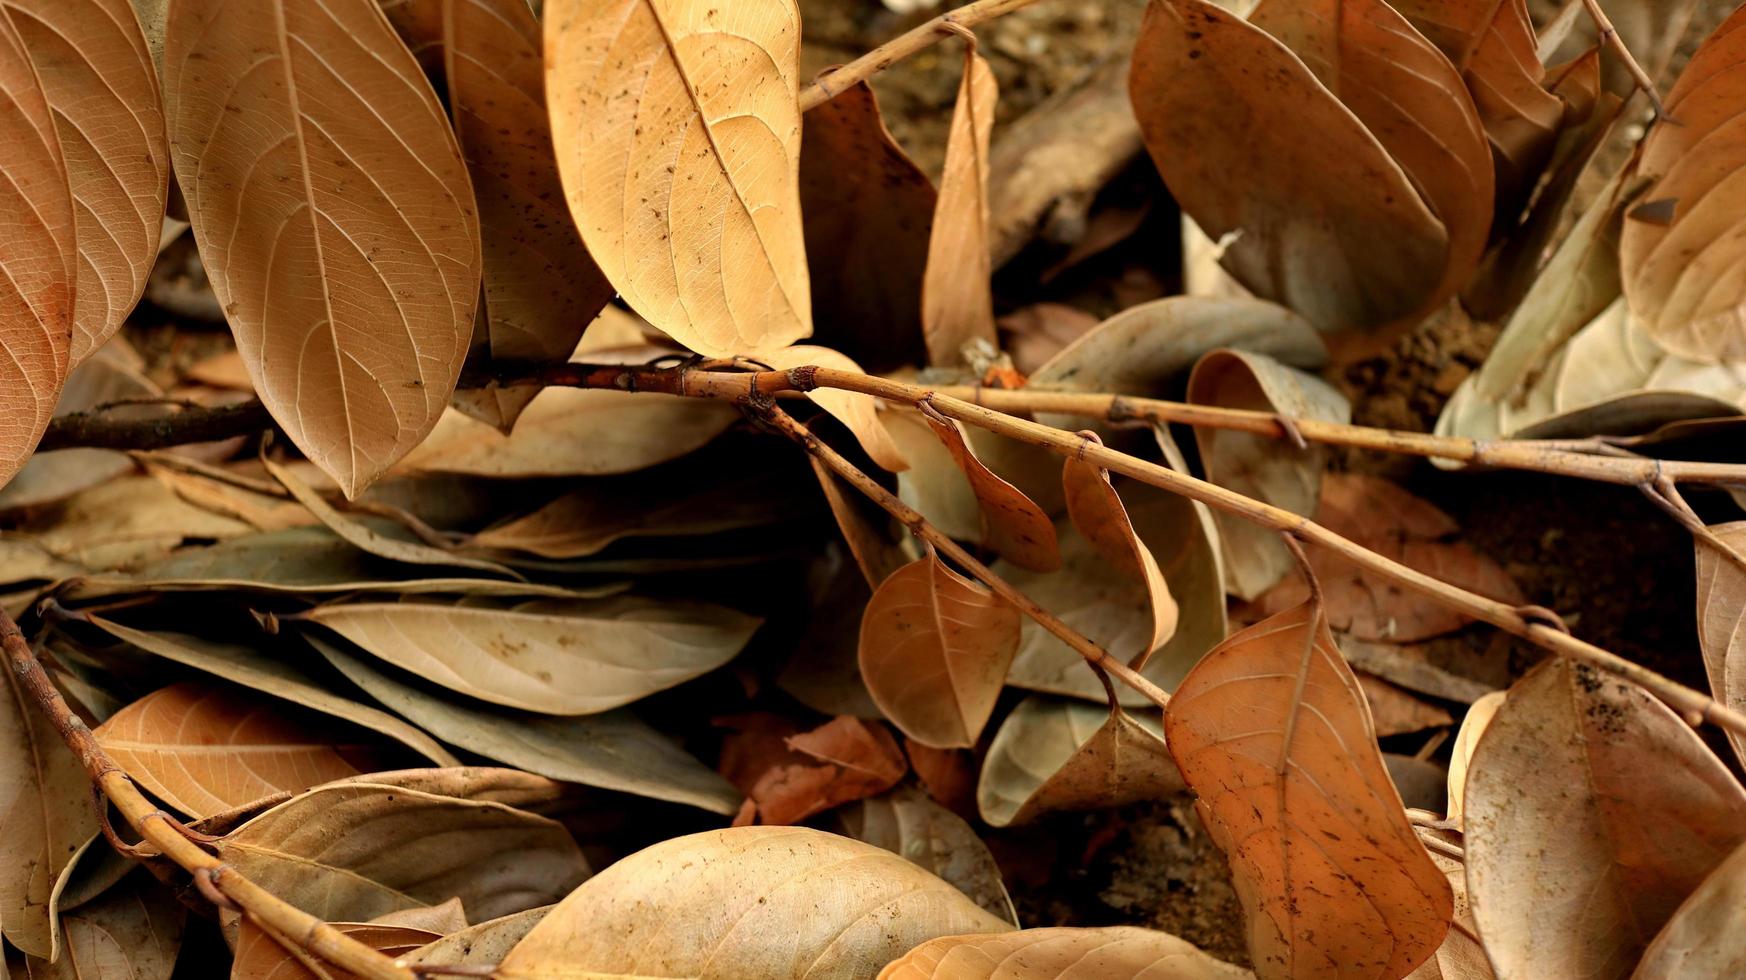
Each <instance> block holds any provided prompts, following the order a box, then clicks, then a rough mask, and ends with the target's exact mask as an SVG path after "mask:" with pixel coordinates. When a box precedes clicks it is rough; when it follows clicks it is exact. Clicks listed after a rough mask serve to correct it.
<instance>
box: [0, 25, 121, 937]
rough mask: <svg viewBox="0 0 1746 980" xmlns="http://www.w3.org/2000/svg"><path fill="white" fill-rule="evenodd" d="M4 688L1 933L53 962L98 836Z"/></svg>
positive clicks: (78, 776)
mask: <svg viewBox="0 0 1746 980" xmlns="http://www.w3.org/2000/svg"><path fill="white" fill-rule="evenodd" d="M0 20H4V18H0ZM5 674H6V680H5V686H4V687H0V866H4V867H5V868H7V869H8V870H7V873H6V874H4V875H0V926H3V927H4V930H5V935H6V940H7V941H8V942H10V943H11V944H12V945H13V946H15V947H17V948H18V949H20V950H22V951H24V952H26V953H29V954H30V955H32V956H36V957H40V958H42V959H51V958H53V957H55V956H56V955H57V953H59V951H60V950H61V948H62V943H61V936H60V923H58V922H57V921H56V920H55V918H54V916H53V915H51V914H50V902H51V899H50V896H51V894H52V892H53V888H54V884H55V880H56V879H57V878H58V877H60V874H61V871H62V869H63V868H65V867H67V865H68V864H69V863H70V862H71V861H72V859H73V854H74V852H75V851H77V850H78V849H79V844H80V843H82V842H83V841H84V840H86V839H87V838H89V837H90V836H92V835H93V834H95V833H96V832H97V814H96V811H95V810H93V809H92V807H91V783H90V781H89V780H88V779H87V778H86V776H85V768H84V766H82V765H80V764H79V759H78V757H77V756H75V755H74V754H73V752H72V750H71V749H69V748H67V746H66V743H65V742H63V741H61V736H60V734H59V733H58V732H56V731H55V729H54V726H53V725H52V724H51V723H50V722H49V719H48V716H47V715H45V714H44V713H43V711H42V709H41V708H39V707H37V705H36V702H35V701H32V700H28V699H27V696H26V695H25V693H24V691H23V690H22V689H20V688H19V686H18V679H17V677H16V675H15V674H14V672H13V671H11V670H7V671H5Z"/></svg>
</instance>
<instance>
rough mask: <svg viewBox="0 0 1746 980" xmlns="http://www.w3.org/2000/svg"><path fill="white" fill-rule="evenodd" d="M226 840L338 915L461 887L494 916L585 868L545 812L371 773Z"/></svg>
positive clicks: (302, 902)
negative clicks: (379, 779) (377, 778)
mask: <svg viewBox="0 0 1746 980" xmlns="http://www.w3.org/2000/svg"><path fill="white" fill-rule="evenodd" d="M435 772H439V773H440V772H441V770H436V771H435ZM218 849H219V854H220V857H221V858H222V859H223V860H225V861H227V862H229V863H230V864H231V865H233V866H234V867H235V868H236V869H237V870H238V871H240V872H242V873H243V874H244V875H246V876H248V878H249V879H250V880H252V881H254V882H255V883H256V884H258V885H260V886H261V887H262V888H265V889H267V890H268V891H269V892H271V893H272V894H274V895H276V896H278V897H279V898H281V899H284V900H285V901H287V902H290V903H291V904H293V905H295V906H297V907H298V908H300V909H304V910H305V911H307V912H309V913H310V914H311V915H314V916H317V917H318V918H322V919H327V920H329V921H338V922H346V921H363V920H368V919H373V918H375V917H376V916H379V915H385V914H387V913H389V912H395V911H399V910H401V909H409V908H418V907H420V906H426V905H440V904H441V903H443V902H446V901H448V900H449V899H451V898H455V897H457V896H458V897H459V898H460V899H461V902H462V904H463V905H465V907H466V908H467V909H468V911H469V912H470V913H471V914H473V915H477V916H479V917H480V918H482V919H491V918H496V917H497V916H500V915H508V914H509V913H511V912H519V911H522V910H524V909H528V908H532V907H534V906H538V905H544V904H548V903H550V902H553V901H555V900H557V898H558V897H560V896H562V895H564V894H565V893H567V892H568V891H569V890H570V889H572V888H574V887H575V886H576V885H577V884H578V883H580V882H581V881H582V880H583V879H584V878H586V877H587V876H588V864H587V862H586V861H584V860H583V859H582V853H581V851H580V850H578V849H577V847H576V842H575V841H574V840H572V839H571V837H570V834H569V832H568V831H566V830H565V829H564V828H563V826H562V825H561V824H558V823H556V822H554V821H551V820H548V819H546V818H545V817H538V816H535V815H533V814H531V813H526V812H523V811H521V810H517V809H514V808H513V807H510V806H506V805H504V804H502V803H497V802H487V801H481V800H468V799H460V798H456V797H451V796H443V795H438V794H437V793H432V792H426V791H425V790H423V789H415V788H409V787H407V786H404V785H391V784H374V783H364V782H341V783H331V784H329V785H327V786H322V787H318V788H316V789H312V790H310V791H309V792H306V793H304V794H302V795H300V796H297V797H294V798H293V799H291V800H289V801H287V802H285V803H281V804H279V805H278V806H276V807H273V808H272V809H271V810H268V811H267V812H265V813H263V814H261V815H260V816H257V817H255V818H253V819H252V820H249V821H248V822H247V823H245V824H243V825H242V826H240V827H238V828H237V829H235V830H233V831H231V832H230V833H229V834H226V835H225V837H224V840H223V841H221V842H220V843H219V845H218Z"/></svg>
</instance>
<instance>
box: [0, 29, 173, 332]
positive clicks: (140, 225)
mask: <svg viewBox="0 0 1746 980" xmlns="http://www.w3.org/2000/svg"><path fill="white" fill-rule="evenodd" d="M6 9H7V14H8V15H9V18H10V20H11V23H12V27H13V29H15V30H16V31H17V32H18V39H19V41H20V42H21V43H22V46H23V49H24V53H25V54H26V55H27V56H28V57H29V59H30V61H31V65H32V67H33V69H34V70H35V72H36V76H37V79H38V81H39V82H40V83H41V85H42V95H43V97H44V98H45V99H46V101H47V103H48V107H49V109H50V111H51V112H53V114H54V117H55V130H56V135H57V138H58V140H59V142H60V150H61V156H62V158H63V159H64V160H65V162H66V168H67V180H68V183H69V184H70V186H71V189H72V195H73V226H74V233H75V236H76V241H77V248H78V260H77V272H76V280H77V282H76V287H77V288H76V289H75V290H74V294H73V334H72V342H71V346H70V348H69V352H68V363H69V365H70V366H72V367H77V366H78V365H79V364H81V363H83V362H84V361H85V359H86V358H88V357H90V356H91V355H92V354H93V353H95V352H96V351H97V349H98V348H99V347H102V346H103V344H104V342H105V341H107V340H108V339H109V338H110V337H111V336H112V335H113V334H114V333H115V331H116V330H117V329H118V328H120V326H121V321H122V320H123V319H124V318H125V317H126V316H127V314H128V313H130V312H132V310H133V306H134V304H135V303H137V302H138V301H139V296H140V293H141V292H142V291H143V290H144V289H145V283H146V276H147V275H148V274H149V273H150V272H151V268H152V263H153V262H154V261H155V260H156V259H157V256H158V231H159V227H160V226H161V225H162V224H163V218H164V200H165V196H166V194H167V191H168V188H169V173H170V153H169V147H168V146H167V145H166V144H165V141H164V116H163V112H162V110H161V109H160V108H159V106H158V75H157V71H156V70H155V69H154V68H153V66H152V61H151V53H150V51H149V50H147V48H146V42H145V37H144V35H143V34H142V33H141V30H140V26H139V20H138V19H137V18H136V17H135V16H134V13H133V8H132V6H131V5H130V4H128V3H127V0H81V2H78V3H68V2H66V0H8V3H7V4H6ZM11 346H12V345H11V344H10V343H8V345H7V347H8V349H10V348H11Z"/></svg>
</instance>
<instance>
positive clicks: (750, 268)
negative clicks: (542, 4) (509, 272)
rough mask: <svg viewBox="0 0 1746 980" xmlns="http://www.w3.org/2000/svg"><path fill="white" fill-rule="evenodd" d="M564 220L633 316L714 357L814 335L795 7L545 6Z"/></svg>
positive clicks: (761, 3)
mask: <svg viewBox="0 0 1746 980" xmlns="http://www.w3.org/2000/svg"><path fill="white" fill-rule="evenodd" d="M545 25H546V52H547V55H548V57H547V63H546V93H547V107H548V109H549V110H550V111H551V117H552V141H553V143H554V144H555V145H556V146H557V147H559V155H558V172H559V173H560V174H561V175H562V176H563V184H564V191H565V193H566V194H568V196H569V200H570V212H571V214H572V215H574V216H575V220H576V226H577V227H578V228H579V229H580V230H581V232H582V240H583V241H585V242H587V243H588V251H589V252H590V253H591V254H592V255H593V256H594V260H595V261H596V262H598V263H599V264H600V268H601V271H602V272H604V273H605V274H606V278H607V279H609V280H611V282H612V284H613V286H615V287H616V288H617V289H618V292H619V294H620V295H621V296H623V297H624V300H625V302H626V303H628V304H629V305H630V307H631V309H633V310H636V311H637V312H638V313H640V314H642V315H643V316H644V317H645V318H647V319H648V321H649V322H650V323H653V324H654V325H655V326H657V327H659V328H660V329H661V330H663V331H665V332H666V333H668V334H670V335H672V337H673V338H674V339H676V340H678V341H679V342H680V343H682V344H684V345H685V346H687V347H689V348H691V349H692V350H694V351H696V352H698V353H699V354H704V355H707V356H711V357H730V356H733V355H736V354H742V353H744V352H746V351H748V350H768V349H772V348H776V347H781V346H784V345H786V344H790V343H793V342H794V341H796V340H798V339H800V338H802V337H805V336H807V335H809V334H811V333H812V301H811V298H810V295H809V285H808V280H807V272H806V243H805V240H804V234H803V232H802V228H801V221H800V192H799V169H800V105H799V101H798V99H799V90H800V88H799V86H800V78H799V76H800V64H799V56H800V15H799V11H798V10H796V8H795V4H794V0H738V2H735V3H732V4H725V3H717V2H715V0H605V2H603V0H551V2H550V3H549V4H548V5H547V8H546V12H545Z"/></svg>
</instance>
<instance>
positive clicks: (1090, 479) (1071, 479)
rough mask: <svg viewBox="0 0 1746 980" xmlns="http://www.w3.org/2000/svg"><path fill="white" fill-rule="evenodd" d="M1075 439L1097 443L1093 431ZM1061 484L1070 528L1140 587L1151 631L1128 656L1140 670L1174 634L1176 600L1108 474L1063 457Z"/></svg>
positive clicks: (1176, 611) (1123, 651)
mask: <svg viewBox="0 0 1746 980" xmlns="http://www.w3.org/2000/svg"><path fill="white" fill-rule="evenodd" d="M1081 435H1082V436H1085V437H1087V438H1090V439H1091V440H1093V441H1098V440H1097V436H1096V434H1095V433H1090V432H1084V433H1081ZM1061 485H1062V490H1063V494H1064V496H1065V497H1066V500H1067V514H1068V516H1069V517H1070V518H1071V519H1072V521H1073V526H1074V527H1075V528H1078V530H1079V533H1080V534H1083V535H1085V539H1086V540H1087V541H1089V542H1091V544H1092V546H1093V547H1095V548H1096V549H1097V552H1098V553H1099V554H1100V555H1102V556H1103V558H1104V560H1105V561H1107V562H1108V563H1109V564H1110V566H1111V567H1112V568H1114V569H1115V570H1116V571H1117V572H1118V573H1120V574H1123V575H1129V576H1132V577H1134V578H1135V579H1138V580H1139V581H1140V582H1141V583H1142V584H1143V586H1144V588H1145V592H1146V600H1147V601H1146V604H1147V605H1148V606H1149V607H1150V608H1151V610H1152V633H1151V636H1149V637H1147V639H1146V640H1145V642H1144V644H1143V645H1142V647H1141V648H1140V650H1139V651H1138V652H1137V653H1135V654H1134V655H1133V656H1132V657H1131V658H1130V660H1131V664H1132V666H1133V667H1134V668H1136V669H1138V668H1140V667H1144V666H1145V665H1146V661H1147V660H1148V659H1150V658H1151V656H1152V651H1153V650H1156V649H1158V647H1159V646H1160V645H1162V644H1163V643H1164V641H1165V640H1168V639H1170V636H1171V634H1173V633H1175V632H1176V618H1177V615H1178V610H1177V608H1176V600H1175V599H1173V598H1171V596H1170V586H1169V584H1168V583H1166V582H1165V581H1164V573H1163V572H1162V571H1160V570H1159V568H1158V560H1157V559H1156V558H1153V557H1152V552H1151V549H1149V548H1147V547H1146V543H1145V542H1144V541H1141V540H1140V536H1139V535H1138V534H1136V533H1135V532H1134V525H1133V523H1132V522H1130V521H1129V520H1128V510H1127V508H1126V507H1124V506H1122V498H1121V496H1120V495H1119V494H1117V493H1116V491H1115V487H1114V486H1112V485H1111V484H1110V482H1109V471H1108V470H1104V469H1101V468H1099V467H1097V466H1094V465H1092V464H1090V463H1085V462H1082V461H1080V460H1078V459H1076V458H1073V457H1068V458H1067V460H1066V462H1065V463H1064V464H1063V465H1062V468H1061ZM1116 654H1117V656H1122V655H1125V654H1127V651H1126V650H1117V651H1116Z"/></svg>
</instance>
